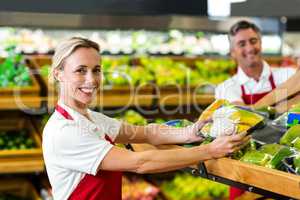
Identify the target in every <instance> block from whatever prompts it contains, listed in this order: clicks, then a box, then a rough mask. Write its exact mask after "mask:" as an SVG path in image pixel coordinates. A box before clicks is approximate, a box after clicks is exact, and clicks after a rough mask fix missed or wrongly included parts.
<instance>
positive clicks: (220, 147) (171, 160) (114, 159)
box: [98, 133, 249, 174]
mask: <svg viewBox="0 0 300 200" xmlns="http://www.w3.org/2000/svg"><path fill="white" fill-rule="evenodd" d="M248 140H249V136H246V133H242V134H237V135H232V136H223V137H219V138H217V139H216V140H214V141H213V142H212V143H210V144H207V145H201V146H197V147H193V148H179V149H172V150H150V151H143V152H131V151H128V150H126V149H121V148H118V147H113V148H112V149H111V150H110V151H109V152H108V153H107V155H106V156H105V157H104V159H103V160H102V162H101V164H100V165H99V167H98V170H100V169H102V170H111V171H130V172H136V173H141V174H143V173H156V172H165V171H171V170H175V169H180V168H184V167H187V166H190V165H193V164H196V163H198V162H199V161H205V160H209V159H213V158H220V157H224V156H226V155H227V154H229V153H233V152H234V151H236V150H238V149H239V148H240V147H241V146H242V145H243V144H244V143H245V142H246V141H248Z"/></svg>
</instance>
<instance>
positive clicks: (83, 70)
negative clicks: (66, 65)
mask: <svg viewBox="0 0 300 200" xmlns="http://www.w3.org/2000/svg"><path fill="white" fill-rule="evenodd" d="M76 72H78V73H84V72H85V69H77V70H76Z"/></svg>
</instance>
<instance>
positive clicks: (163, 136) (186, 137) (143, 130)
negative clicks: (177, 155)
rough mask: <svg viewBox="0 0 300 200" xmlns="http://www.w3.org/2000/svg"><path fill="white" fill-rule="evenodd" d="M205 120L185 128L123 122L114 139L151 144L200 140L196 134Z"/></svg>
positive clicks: (119, 141)
mask: <svg viewBox="0 0 300 200" xmlns="http://www.w3.org/2000/svg"><path fill="white" fill-rule="evenodd" d="M207 122H208V121H197V122H196V123H194V124H192V125H190V126H187V127H185V128H175V127H171V126H166V125H159V124H149V125H147V126H134V125H130V124H127V123H123V124H122V126H121V129H120V132H119V134H118V136H117V138H116V140H115V141H116V142H117V143H149V144H153V145H159V144H180V143H190V142H196V141H201V140H202V139H203V138H201V137H199V136H197V133H198V131H199V130H200V129H201V128H202V127H203V126H204V125H205V124H206V123H207Z"/></svg>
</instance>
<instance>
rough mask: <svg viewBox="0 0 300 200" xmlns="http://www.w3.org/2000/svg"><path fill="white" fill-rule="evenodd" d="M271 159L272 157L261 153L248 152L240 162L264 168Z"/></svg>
mask: <svg viewBox="0 0 300 200" xmlns="http://www.w3.org/2000/svg"><path fill="white" fill-rule="evenodd" d="M270 159H271V156H270V155H268V154H266V153H263V152H261V151H248V152H246V153H245V155H244V156H243V157H242V158H241V159H240V160H241V161H243V162H247V163H252V164H255V165H260V166H264V165H266V163H267V162H268V161H269V160H270Z"/></svg>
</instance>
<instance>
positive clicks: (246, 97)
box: [229, 73, 276, 200]
mask: <svg viewBox="0 0 300 200" xmlns="http://www.w3.org/2000/svg"><path fill="white" fill-rule="evenodd" d="M269 82H270V84H271V86H272V90H274V89H275V88H276V85H275V82H274V78H273V75H272V73H271V74H270V76H269ZM241 90H242V99H243V101H244V103H245V104H246V105H253V104H255V103H256V102H257V101H259V100H260V99H261V98H263V97H264V96H266V95H267V94H268V93H270V92H271V91H272V90H271V91H269V92H263V93H258V94H246V92H245V87H244V85H241ZM244 192H245V191H244V190H240V189H238V188H235V187H230V190H229V199H230V200H234V199H235V198H237V197H239V196H241V195H242V194H243V193H244Z"/></svg>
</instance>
